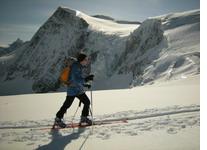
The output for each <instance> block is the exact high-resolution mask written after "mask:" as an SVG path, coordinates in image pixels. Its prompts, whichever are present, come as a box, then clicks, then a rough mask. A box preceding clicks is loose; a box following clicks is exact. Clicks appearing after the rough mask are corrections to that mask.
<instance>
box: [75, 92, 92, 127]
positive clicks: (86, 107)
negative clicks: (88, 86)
mask: <svg viewBox="0 0 207 150" xmlns="http://www.w3.org/2000/svg"><path fill="white" fill-rule="evenodd" d="M77 97H78V99H79V100H80V101H81V102H82V103H83V104H84V106H83V110H82V114H81V121H80V124H81V125H83V124H89V125H91V124H92V121H91V120H90V119H88V118H87V116H88V114H89V107H90V100H89V98H88V96H87V95H86V94H85V93H84V94H81V95H78V96H77Z"/></svg>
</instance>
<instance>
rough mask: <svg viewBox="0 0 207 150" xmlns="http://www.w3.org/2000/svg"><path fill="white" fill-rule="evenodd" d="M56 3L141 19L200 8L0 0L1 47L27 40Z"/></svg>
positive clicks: (174, 1)
mask: <svg viewBox="0 0 207 150" xmlns="http://www.w3.org/2000/svg"><path fill="white" fill-rule="evenodd" d="M58 6H64V7H69V8H72V9H76V10H79V11H82V12H84V13H86V14H89V15H97V14H103V15H107V16H111V17H113V18H116V19H124V20H133V21H143V20H144V19H146V18H147V17H151V16H157V15H163V14H167V13H171V12H180V11H186V10H192V9H200V1H199V0H0V46H1V45H8V44H10V43H12V42H13V41H15V40H16V39H17V38H20V39H22V40H23V41H27V40H30V39H31V38H32V36H33V35H34V34H35V32H36V31H37V30H38V29H39V27H40V26H41V25H43V23H44V22H45V21H46V20H47V19H48V18H49V17H50V16H51V15H52V13H54V11H55V10H56V9H57V8H58Z"/></svg>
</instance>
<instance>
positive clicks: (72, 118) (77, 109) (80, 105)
mask: <svg viewBox="0 0 207 150" xmlns="http://www.w3.org/2000/svg"><path fill="white" fill-rule="evenodd" d="M80 106H81V101H80V102H79V104H78V107H77V109H76V111H75V113H74V115H73V117H72V120H71V124H72V126H73V120H74V118H75V115H76V114H77V112H78V109H79V107H80Z"/></svg>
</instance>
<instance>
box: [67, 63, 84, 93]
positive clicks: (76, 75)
mask: <svg viewBox="0 0 207 150" xmlns="http://www.w3.org/2000/svg"><path fill="white" fill-rule="evenodd" d="M68 81H69V83H70V85H69V86H68V88H67V95H68V96H76V95H80V94H83V93H84V92H85V91H84V86H83V84H84V83H85V78H84V76H83V66H82V65H81V64H80V63H79V62H77V61H76V62H74V63H73V64H72V66H71V72H70V76H69V79H68Z"/></svg>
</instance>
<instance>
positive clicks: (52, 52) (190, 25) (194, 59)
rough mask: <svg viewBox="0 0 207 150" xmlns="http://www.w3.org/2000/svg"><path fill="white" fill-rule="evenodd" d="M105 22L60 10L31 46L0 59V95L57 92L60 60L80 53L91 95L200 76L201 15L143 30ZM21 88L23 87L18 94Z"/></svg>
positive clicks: (180, 16) (155, 22) (159, 20)
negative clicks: (87, 60)
mask: <svg viewBox="0 0 207 150" xmlns="http://www.w3.org/2000/svg"><path fill="white" fill-rule="evenodd" d="M103 18H104V17H98V18H97V16H96V17H91V16H88V15H86V14H84V13H82V12H80V11H76V10H72V9H68V8H62V7H59V8H58V9H57V10H56V11H55V12H54V14H53V15H52V16H51V17H50V18H49V19H48V20H47V21H46V22H45V23H44V24H43V25H42V26H41V27H40V28H39V30H38V31H37V32H36V33H35V35H34V36H33V37H32V39H31V40H30V41H29V42H26V43H24V44H23V45H22V46H21V47H19V48H18V51H15V53H12V54H10V55H7V56H2V57H0V67H1V68H2V70H3V73H1V74H0V79H1V80H0V82H1V85H0V95H6V94H19V93H29V92H49V91H55V90H61V87H60V84H59V82H58V77H59V74H60V71H61V70H62V67H63V64H64V63H63V62H64V59H65V58H67V57H69V56H72V57H75V56H76V54H77V53H78V52H80V50H81V49H84V52H85V53H87V54H88V55H89V56H90V57H91V60H92V64H91V70H92V72H93V73H94V74H95V81H94V83H93V87H94V89H111V88H129V87H130V86H131V87H133V86H138V85H143V84H152V83H154V82H157V81H166V80H170V79H178V78H185V77H187V76H189V75H194V74H199V73H200V70H199V69H200V57H199V56H200V49H199V45H200V39H199V35H200V28H199V27H200V11H199V10H194V11H188V12H183V13H175V14H167V15H163V16H158V17H154V18H149V19H147V20H145V21H144V22H143V23H141V24H131V23H129V24H126V23H125V24H123V23H121V24H120V23H117V22H115V21H114V20H111V19H113V18H111V19H110V17H105V18H104V19H103ZM19 82H21V83H22V82H24V84H25V86H23V87H22V90H20V91H19V90H16V89H19V88H21V86H20V85H21V84H18V83H19ZM10 85H12V86H10ZM5 87H8V89H7V88H5Z"/></svg>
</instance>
